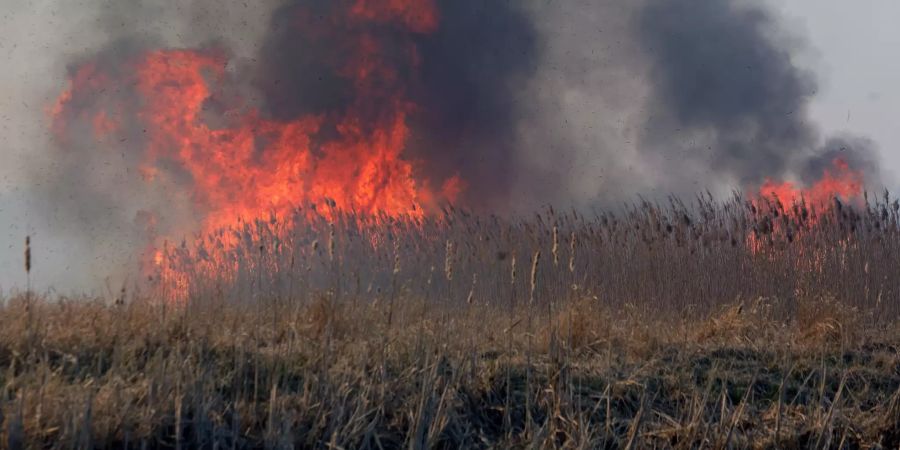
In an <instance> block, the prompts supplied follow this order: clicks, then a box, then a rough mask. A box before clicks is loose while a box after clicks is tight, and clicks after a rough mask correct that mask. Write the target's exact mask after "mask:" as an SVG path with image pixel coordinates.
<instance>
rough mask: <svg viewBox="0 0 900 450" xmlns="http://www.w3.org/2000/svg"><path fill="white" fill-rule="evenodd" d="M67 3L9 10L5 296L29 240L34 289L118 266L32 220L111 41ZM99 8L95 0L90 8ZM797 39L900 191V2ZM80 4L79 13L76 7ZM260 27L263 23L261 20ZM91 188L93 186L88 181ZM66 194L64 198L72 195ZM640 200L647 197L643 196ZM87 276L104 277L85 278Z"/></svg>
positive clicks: (798, 26) (1, 158)
mask: <svg viewBox="0 0 900 450" xmlns="http://www.w3.org/2000/svg"><path fill="white" fill-rule="evenodd" d="M61 1H62V0H4V1H3V2H0V30H4V32H3V33H2V34H0V60H2V61H3V67H4V70H2V71H0V293H2V291H6V290H10V289H18V288H21V287H23V286H24V285H25V281H26V280H25V274H24V270H23V267H22V253H23V249H24V238H25V235H27V234H31V235H32V236H34V242H35V244H34V247H35V249H34V253H35V260H36V261H35V269H34V271H33V273H32V276H33V278H34V280H33V281H34V283H35V285H36V286H38V287H39V288H41V289H49V288H51V287H55V288H56V289H58V290H59V291H61V292H89V293H103V292H104V291H105V290H106V289H115V288H114V287H107V286H106V282H105V280H104V277H103V276H102V275H99V274H102V272H103V270H104V269H103V268H105V267H108V265H109V262H108V261H102V260H99V258H102V255H103V254H104V252H103V251H98V249H104V248H106V247H112V246H116V245H121V243H118V242H112V241H104V240H103V239H99V240H94V241H90V242H86V241H83V240H72V239H68V237H67V236H69V231H68V230H70V229H71V228H72V227H77V226H78V224H77V223H59V222H54V223H50V222H49V221H48V220H47V219H46V218H41V217H39V216H38V215H35V214H32V212H31V211H32V205H29V204H28V202H29V201H31V200H29V199H28V197H27V195H26V191H27V186H28V185H29V183H31V182H32V180H29V179H26V177H27V174H28V171H27V170H26V166H33V165H35V163H37V165H40V164H46V165H48V166H49V165H52V164H53V161H52V159H51V158H50V157H49V152H47V151H46V150H45V148H43V146H46V145H47V142H48V135H47V121H46V116H45V113H44V110H45V108H46V105H47V104H49V103H50V102H51V101H52V99H53V97H54V96H55V95H56V94H57V93H58V92H59V90H60V89H62V87H63V86H64V85H65V65H66V61H67V59H68V58H71V57H73V56H77V55H78V54H79V52H80V51H82V50H83V46H85V45H90V44H91V43H92V42H91V40H92V39H98V40H99V39H102V37H103V36H102V33H97V32H96V30H90V29H89V28H90V27H91V22H90V16H89V15H88V13H87V12H85V13H84V14H79V12H78V11H79V9H78V7H77V4H78V2H79V1H82V0H72V2H71V3H68V2H67V3H66V5H67V7H66V9H65V13H63V12H62V10H61V9H60V8H59V5H60V4H61V3H60V2H61ZM84 1H90V0H84ZM771 3H772V5H771V8H772V9H773V10H775V11H777V12H778V14H779V16H780V17H781V20H782V21H783V23H784V24H785V25H787V29H788V30H789V32H790V33H791V35H792V36H794V37H796V38H798V39H802V40H805V41H806V44H807V45H806V46H805V48H806V50H805V51H804V52H803V53H801V54H798V55H795V56H796V58H797V64H799V65H801V66H803V67H806V68H808V69H810V70H812V71H813V72H814V73H815V74H816V76H817V77H818V82H819V83H818V84H819V90H818V92H817V94H816V96H815V97H814V99H813V101H812V104H811V106H810V108H811V111H810V118H811V119H812V120H814V121H815V122H816V123H817V124H818V126H819V127H820V129H821V131H822V132H823V134H826V135H831V134H834V133H839V132H850V133H853V134H857V135H862V136H867V137H869V138H871V139H872V140H874V141H875V143H876V144H877V146H878V151H879V152H880V154H881V157H882V159H881V161H882V164H883V165H884V170H885V173H886V175H885V177H884V182H885V184H886V187H888V188H890V189H892V190H894V191H895V192H896V191H897V187H900V151H898V149H900V127H898V126H897V125H896V124H895V122H896V120H897V118H898V117H900V83H898V80H900V59H898V58H896V57H895V56H894V55H895V54H896V51H897V48H900V28H898V27H897V26H896V23H895V19H896V18H897V17H900V2H897V1H895V0H858V1H855V2H848V1H846V0H781V1H777V2H775V1H772V2H771ZM73 5H76V6H73ZM254 20H256V21H257V23H262V22H260V18H258V17H257V18H254ZM85 182H90V180H85ZM64 194H65V193H60V195H64ZM634 194H635V195H637V194H640V193H634ZM85 273H95V274H98V275H94V276H92V277H90V278H85V276H84V274H85Z"/></svg>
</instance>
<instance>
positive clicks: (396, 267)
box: [394, 241, 400, 275]
mask: <svg viewBox="0 0 900 450" xmlns="http://www.w3.org/2000/svg"><path fill="white" fill-rule="evenodd" d="M399 273H400V241H394V275H397V274H399Z"/></svg>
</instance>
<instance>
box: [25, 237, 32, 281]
mask: <svg viewBox="0 0 900 450" xmlns="http://www.w3.org/2000/svg"><path fill="white" fill-rule="evenodd" d="M25 273H26V274H27V275H31V236H25Z"/></svg>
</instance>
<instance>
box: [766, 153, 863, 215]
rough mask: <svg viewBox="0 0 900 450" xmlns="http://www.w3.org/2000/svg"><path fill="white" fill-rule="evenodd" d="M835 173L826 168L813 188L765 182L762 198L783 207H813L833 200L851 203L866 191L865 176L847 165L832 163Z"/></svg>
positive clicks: (844, 163)
mask: <svg viewBox="0 0 900 450" xmlns="http://www.w3.org/2000/svg"><path fill="white" fill-rule="evenodd" d="M831 164H832V166H833V170H830V169H828V168H826V169H825V170H824V171H823V173H822V178H821V179H819V180H818V181H816V182H815V183H814V184H813V185H812V186H810V187H808V188H805V189H802V188H798V187H796V186H795V185H794V183H791V182H790V181H782V182H777V181H773V180H771V179H766V182H765V183H763V185H762V187H760V189H759V195H760V197H761V198H767V199H769V200H773V201H778V202H780V203H781V204H782V205H784V206H792V205H795V204H798V203H800V202H801V201H802V202H804V203H806V204H810V205H813V206H822V205H827V204H828V203H829V202H831V201H832V200H833V199H834V198H843V199H845V200H851V199H854V198H858V197H859V196H860V195H861V194H862V191H863V174H862V172H861V171H856V170H853V169H851V168H850V166H849V165H848V164H847V162H846V161H844V160H843V159H841V158H835V159H834V160H833V161H832V162H831Z"/></svg>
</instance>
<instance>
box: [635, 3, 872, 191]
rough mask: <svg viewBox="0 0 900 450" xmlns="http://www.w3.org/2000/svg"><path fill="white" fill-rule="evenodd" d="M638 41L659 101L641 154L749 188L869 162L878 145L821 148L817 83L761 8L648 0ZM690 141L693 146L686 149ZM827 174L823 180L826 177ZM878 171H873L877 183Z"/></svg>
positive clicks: (854, 143) (652, 109) (651, 111)
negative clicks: (814, 111)
mask: <svg viewBox="0 0 900 450" xmlns="http://www.w3.org/2000/svg"><path fill="white" fill-rule="evenodd" d="M636 31H637V36H638V39H639V40H640V42H641V43H642V44H643V46H644V48H645V50H646V51H647V56H648V58H649V61H650V72H649V74H650V75H649V80H650V84H651V86H652V87H651V89H652V91H653V95H652V96H651V100H650V105H649V107H648V114H649V117H648V119H647V124H646V126H647V129H648V132H647V133H646V135H645V137H644V142H643V146H642V149H641V150H642V151H643V152H646V153H650V154H653V153H660V152H662V153H663V154H665V156H666V159H667V160H668V159H676V160H677V159H679V158H686V159H688V160H690V161H692V162H694V163H697V164H700V165H702V166H704V167H707V168H709V169H710V170H711V171H713V172H716V173H723V172H724V173H727V174H730V175H732V176H733V177H734V178H735V181H737V182H738V183H740V184H741V186H740V187H744V186H747V185H752V184H753V183H758V182H760V181H761V180H762V179H764V178H765V177H773V178H782V177H787V176H791V175H792V174H798V173H799V174H801V175H803V176H808V174H809V173H810V172H811V171H812V172H815V171H816V170H817V169H821V167H822V166H823V165H828V164H830V158H829V157H830V156H832V157H838V156H843V157H845V159H847V160H848V161H847V162H851V163H852V162H854V161H859V162H864V161H865V162H866V164H865V165H864V167H860V168H859V169H865V170H867V171H871V170H872V169H874V167H873V165H872V164H871V163H869V162H870V161H871V160H872V158H873V153H872V145H871V143H870V142H867V141H865V140H860V139H853V140H852V142H851V141H844V142H843V143H842V145H840V146H841V147H842V150H841V153H840V154H831V153H830V151H831V148H832V147H834V146H836V144H837V143H836V142H829V143H828V144H827V145H826V148H825V149H818V148H817V145H818V139H819V137H818V131H817V129H816V127H815V126H813V125H812V124H811V123H810V120H809V118H808V116H807V107H808V104H809V101H810V99H811V98H812V96H813V95H814V94H815V93H816V89H817V86H816V81H815V79H814V78H813V76H812V75H811V74H810V73H808V72H807V71H805V70H802V69H800V68H798V67H797V66H796V65H795V63H794V61H793V59H792V56H793V55H794V53H795V52H796V50H798V49H797V48H793V46H794V45H796V44H792V43H790V42H788V40H787V39H784V38H783V37H782V39H779V35H780V34H781V32H780V30H779V29H778V27H777V23H776V22H775V20H774V18H773V17H772V16H771V15H770V13H769V12H768V11H766V10H764V9H763V7H762V6H760V5H757V4H754V5H750V4H747V3H745V2H742V1H738V0H703V1H694V0H648V2H647V3H646V5H645V6H644V7H643V8H642V9H641V11H640V13H639V15H638V19H637V29H636ZM679 136H687V137H688V138H689V142H690V143H689V144H687V145H684V144H679V143H677V137H679ZM821 174H822V172H821V170H818V172H817V175H819V176H820V175H821ZM875 175H876V174H875V173H870V177H869V178H870V181H874V180H872V179H871V178H872V177H874V176H875Z"/></svg>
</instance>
